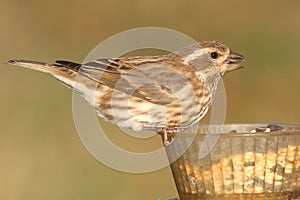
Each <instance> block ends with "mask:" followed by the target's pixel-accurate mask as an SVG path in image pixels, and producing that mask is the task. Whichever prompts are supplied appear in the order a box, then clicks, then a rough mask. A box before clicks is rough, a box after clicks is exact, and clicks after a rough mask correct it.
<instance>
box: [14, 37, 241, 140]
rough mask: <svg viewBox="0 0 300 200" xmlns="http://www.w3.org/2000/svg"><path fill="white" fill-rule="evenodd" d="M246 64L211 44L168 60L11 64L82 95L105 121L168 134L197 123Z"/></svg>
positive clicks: (188, 49)
mask: <svg viewBox="0 0 300 200" xmlns="http://www.w3.org/2000/svg"><path fill="white" fill-rule="evenodd" d="M243 60H244V58H243V56H242V55H240V54H237V53H232V52H230V50H229V49H228V48H227V47H226V46H225V45H223V44H221V43H219V42H215V41H205V42H201V43H197V44H193V45H190V46H188V47H185V48H182V49H180V50H178V51H176V52H174V53H170V54H167V55H163V56H142V57H130V58H114V59H98V60H94V61H91V62H87V63H84V64H77V63H73V62H69V61H56V62H55V63H54V64H46V63H42V62H36V61H28V60H10V61H9V63H10V64H13V65H18V66H22V67H26V68H30V69H34V70H38V71H42V72H45V73H49V74H51V75H52V76H54V77H55V78H57V79H58V80H60V81H61V82H63V83H64V84H65V85H67V86H69V87H71V88H74V89H76V90H77V91H78V92H80V93H81V94H82V95H83V97H84V98H85V99H86V100H87V101H88V102H89V103H90V104H91V105H92V106H94V107H95V109H96V111H97V113H98V115H99V116H100V117H102V118H104V119H105V120H108V121H110V122H112V123H116V124H117V125H118V126H120V127H125V128H131V129H134V130H136V131H140V130H155V131H158V132H159V131H163V132H164V133H165V135H166V132H167V131H168V130H171V129H172V130H174V129H175V130H176V129H181V128H186V127H189V126H191V125H193V124H195V123H197V122H198V121H199V120H200V119H201V118H202V117H203V116H204V115H205V114H206V112H207V110H208V108H209V106H210V105H211V102H212V98H213V96H214V94H215V91H216V85H217V83H218V81H219V79H220V78H221V76H222V75H224V74H225V73H226V72H228V71H232V70H235V69H239V68H241V65H239V62H241V61H243ZM94 91H95V93H94ZM94 97H95V98H94ZM164 140H165V141H164V142H165V143H168V142H167V140H168V139H167V138H164Z"/></svg>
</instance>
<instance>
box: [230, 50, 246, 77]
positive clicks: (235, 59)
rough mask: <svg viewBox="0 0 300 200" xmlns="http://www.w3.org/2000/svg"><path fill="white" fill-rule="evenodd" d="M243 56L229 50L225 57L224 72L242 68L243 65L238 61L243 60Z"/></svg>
mask: <svg viewBox="0 0 300 200" xmlns="http://www.w3.org/2000/svg"><path fill="white" fill-rule="evenodd" d="M244 60H245V58H244V56H243V55H241V54H238V53H234V52H230V54H229V55H228V57H227V59H226V60H225V62H226V64H227V68H226V72H231V71H234V70H237V69H241V68H243V66H242V65H241V64H240V62H242V61H244Z"/></svg>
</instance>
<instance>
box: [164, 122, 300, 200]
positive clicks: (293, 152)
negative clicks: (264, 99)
mask: <svg viewBox="0 0 300 200" xmlns="http://www.w3.org/2000/svg"><path fill="white" fill-rule="evenodd" d="M184 147H186V148H187V149H186V151H185V149H184V151H183V150H182V148H184ZM166 151H167V154H168V157H169V160H172V159H173V160H175V159H174V158H177V157H179V156H180V155H181V152H184V153H183V154H182V155H181V156H180V157H179V159H177V160H176V161H174V162H173V163H172V164H171V169H172V173H173V176H174V179H175V183H176V186H177V190H178V193H179V197H180V200H200V199H201V200H205V199H284V200H287V199H300V124H230V125H224V126H200V127H199V128H198V130H197V133H195V134H191V133H182V134H178V135H177V136H176V137H175V139H174V141H173V143H172V144H171V145H170V146H168V147H167V148H166Z"/></svg>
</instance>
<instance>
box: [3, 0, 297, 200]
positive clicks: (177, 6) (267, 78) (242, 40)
mask: <svg viewBox="0 0 300 200" xmlns="http://www.w3.org/2000/svg"><path fill="white" fill-rule="evenodd" d="M0 25H1V31H0V95H1V98H0V103H1V104H0V113H1V114H0V159H1V161H0V199H11V200H27V199H28V200H29V199H30V200H38V199H43V200H50V199H51V200H53V199H64V200H67V199H72V200H79V199H80V200H94V199H112V200H118V199H122V200H123V199H130V200H152V199H153V200H156V199H168V198H171V197H176V196H177V192H176V187H175V184H174V182H173V179H172V174H171V171H170V169H169V168H168V167H166V168H164V169H161V170H159V171H155V172H151V173H145V174H129V173H123V172H118V171H116V170H113V169H110V168H109V167H106V166H105V165H103V164H101V163H100V162H98V161H97V160H96V159H95V158H93V156H91V155H90V154H89V153H88V151H87V150H86V149H85V147H84V146H83V145H82V143H81V141H80V139H79V136H78V134H77V132H76V129H75V125H74V122H73V116H72V103H71V102H72V90H70V89H67V88H66V87H64V86H63V85H62V84H60V83H58V82H57V81H56V80H55V79H54V78H52V77H50V76H48V75H45V74H42V73H38V72H34V71H31V70H27V69H23V68H20V67H15V66H10V65H7V64H6V61H7V60H9V59H13V58H26V59H32V60H39V61H45V62H53V61H54V60H56V59H67V60H72V61H76V62H81V61H82V60H83V59H84V58H85V57H86V55H87V54H88V53H89V52H90V51H91V50H92V49H93V48H94V47H95V46H96V45H97V44H99V43H100V42H101V41H103V40H105V39H107V38H108V37H110V36H112V35H114V34H116V33H119V32H122V31H125V30H128V29H131V28H137V27H147V26H155V27H165V28H170V29H174V30H177V31H180V32H182V33H184V34H187V35H189V36H191V37H192V38H194V39H195V40H198V41H201V40H217V41H220V42H223V43H224V44H226V45H228V46H229V47H230V48H231V49H232V50H233V51H236V52H239V53H242V54H243V55H244V56H245V57H246V62H244V65H245V68H244V69H242V70H239V71H236V72H233V73H230V74H228V75H226V76H225V77H224V83H225V87H226V95H227V117H226V122H227V123H238V122H239V123H243V122H299V121H300V106H299V100H300V92H299V85H300V78H299V75H300V66H299V57H300V51H299V49H300V2H299V1H296V0H290V1H279V0H265V1H259V0H252V1H238V0H228V1H199V0H190V1H179V0H164V1H156V0H139V1H138V0H128V1H122V0H111V1H96V0H94V1H71V0H61V1H58V0H52V1H38V0H27V1H21V0H0ZM150 53H151V54H155V53H156V52H155V51H153V52H150V51H144V52H143V51H139V52H136V54H134V53H133V54H132V55H137V54H138V55H147V54H150ZM208 117H209V116H208ZM208 117H206V119H205V120H204V121H203V122H202V123H207V122H208V121H209V120H208V119H209V118H208ZM99 121H100V123H102V124H104V126H106V127H108V129H109V130H111V131H110V133H109V134H108V135H109V137H110V138H111V139H112V140H113V141H114V142H116V143H118V142H120V143H122V146H124V147H125V148H126V147H128V146H129V147H128V148H129V149H130V150H134V149H133V148H132V147H134V146H136V147H137V148H140V149H139V151H146V150H148V149H152V148H156V147H158V146H160V145H161V143H160V142H161V141H160V138H159V137H158V136H155V137H153V138H151V142H150V141H149V142H148V141H147V140H145V139H143V140H142V141H140V142H139V141H138V142H136V141H135V143H134V144H135V145H132V144H131V143H130V142H132V141H130V139H128V138H127V137H126V136H124V135H122V133H120V131H118V129H117V128H116V127H115V126H112V125H110V124H107V123H105V122H103V121H102V120H99ZM127 142H128V144H127ZM129 144H130V145H129ZM147 148H148V149H147Z"/></svg>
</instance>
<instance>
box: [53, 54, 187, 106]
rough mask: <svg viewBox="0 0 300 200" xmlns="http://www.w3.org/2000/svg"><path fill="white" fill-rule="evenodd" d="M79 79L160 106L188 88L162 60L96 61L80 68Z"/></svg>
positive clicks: (164, 59)
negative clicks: (84, 79) (80, 77)
mask: <svg viewBox="0 0 300 200" xmlns="http://www.w3.org/2000/svg"><path fill="white" fill-rule="evenodd" d="M57 62H59V63H60V64H61V63H62V62H63V61H57ZM79 75H83V76H84V77H88V78H89V79H91V80H93V81H94V82H95V83H97V84H98V83H99V84H101V85H105V86H108V87H110V88H112V89H116V90H119V91H122V92H124V93H126V94H129V95H132V96H136V97H138V98H140V99H143V100H146V101H149V102H151V103H154V104H159V105H165V104H169V103H171V102H173V101H174V100H176V99H177V97H176V92H178V91H179V90H180V89H182V88H183V87H184V86H185V84H187V80H186V79H185V78H184V77H183V76H182V75H181V74H180V73H178V71H176V70H174V68H173V66H172V64H170V62H168V59H166V58H165V57H164V56H161V57H158V56H152V57H133V58H116V59H98V60H95V61H91V62H87V63H85V64H83V65H82V66H81V68H80V70H79Z"/></svg>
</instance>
